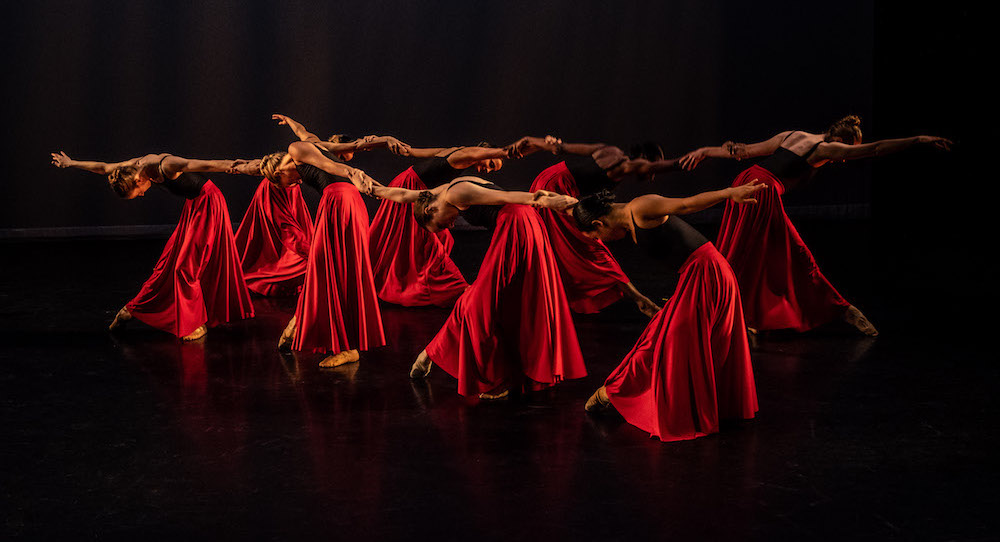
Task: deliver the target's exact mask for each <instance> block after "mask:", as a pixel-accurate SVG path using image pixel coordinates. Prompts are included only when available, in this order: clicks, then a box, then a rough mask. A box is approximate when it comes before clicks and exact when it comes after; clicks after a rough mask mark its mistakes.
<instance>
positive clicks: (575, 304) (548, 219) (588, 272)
mask: <svg viewBox="0 0 1000 542" xmlns="http://www.w3.org/2000/svg"><path fill="white" fill-rule="evenodd" d="M531 190H532V192H533V191H535V190H550V191H552V192H558V193H560V194H566V195H567V196H573V197H579V196H580V192H579V190H578V189H577V186H576V181H575V180H574V179H573V175H572V174H571V173H570V171H569V169H567V168H566V163H565V162H560V163H558V164H556V165H554V166H552V167H550V168H548V169H546V170H544V171H542V172H541V173H539V174H538V177H536V178H535V182H533V183H531ZM538 212H539V213H540V214H541V215H542V221H543V222H544V223H545V229H546V230H547V231H548V235H549V243H550V244H551V245H552V252H554V253H555V255H556V264H557V265H558V266H559V276H561V277H562V283H563V287H564V288H565V289H566V297H567V299H568V300H569V306H570V308H571V309H573V310H574V311H576V312H580V313H593V312H598V311H600V310H601V309H603V308H604V307H607V306H608V305H610V304H612V303H614V302H615V301H618V300H619V299H621V298H622V291H621V290H619V289H618V285H619V284H627V283H628V282H629V279H628V277H626V276H625V272H624V271H622V268H621V266H619V265H618V262H617V261H616V260H615V257H614V256H612V255H611V251H609V250H608V247H607V246H605V244H604V243H602V242H601V241H599V240H596V239H591V238H589V237H587V236H586V235H584V234H583V232H581V231H580V228H577V227H576V224H575V221H574V219H573V217H571V216H569V215H566V214H563V213H556V212H554V211H551V210H549V209H538Z"/></svg>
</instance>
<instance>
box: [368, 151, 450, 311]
mask: <svg viewBox="0 0 1000 542" xmlns="http://www.w3.org/2000/svg"><path fill="white" fill-rule="evenodd" d="M389 186H393V187H400V188H408V189H410V190H426V189H427V187H426V186H425V185H424V183H423V181H421V180H420V177H418V176H417V174H416V172H414V171H413V168H409V169H407V170H406V171H404V172H402V173H400V174H399V175H397V176H396V178H395V179H393V180H392V182H391V183H389ZM411 207H412V206H411V205H409V204H405V203H396V202H394V201H389V200H385V201H383V202H382V205H380V206H379V208H378V212H376V213H375V218H374V220H372V225H371V237H370V242H371V261H372V265H373V272H374V274H375V284H376V285H377V286H378V296H379V297H380V298H381V299H382V300H383V301H388V302H389V303H396V304H397V305H403V306H406V307H421V306H427V305H437V306H439V307H450V306H452V305H454V304H455V300H456V299H458V296H460V295H462V292H464V291H465V289H466V288H468V287H469V283H467V282H465V278H463V277H462V273H461V271H459V270H458V267H457V266H456V265H455V262H453V261H452V260H451V258H450V257H449V256H448V255H449V254H450V253H451V248H452V246H453V245H454V244H455V240H454V239H453V238H452V236H451V232H449V231H448V230H443V231H441V232H438V233H436V234H434V233H430V232H429V231H427V230H425V229H424V228H421V227H420V226H419V225H418V224H417V221H416V220H415V219H414V218H413V211H412V210H411Z"/></svg>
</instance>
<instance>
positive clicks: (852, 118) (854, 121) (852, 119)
mask: <svg viewBox="0 0 1000 542" xmlns="http://www.w3.org/2000/svg"><path fill="white" fill-rule="evenodd" d="M836 124H841V125H844V126H861V117H859V116H857V115H847V116H846V117H844V118H842V119H840V120H838V121H837V122H836Z"/></svg>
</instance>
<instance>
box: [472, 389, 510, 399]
mask: <svg viewBox="0 0 1000 542" xmlns="http://www.w3.org/2000/svg"><path fill="white" fill-rule="evenodd" d="M508 395H510V391H509V390H503V391H502V392H500V393H480V394H479V400H480V401H501V400H503V399H506V398H507V396H508Z"/></svg>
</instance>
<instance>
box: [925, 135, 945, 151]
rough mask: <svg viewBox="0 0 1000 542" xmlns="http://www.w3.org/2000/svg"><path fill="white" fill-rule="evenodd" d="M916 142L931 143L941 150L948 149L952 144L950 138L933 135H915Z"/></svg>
mask: <svg viewBox="0 0 1000 542" xmlns="http://www.w3.org/2000/svg"><path fill="white" fill-rule="evenodd" d="M917 143H922V144H924V145H933V146H934V148H935V149H940V150H942V151H950V150H951V146H952V142H951V140H950V139H945V138H943V137H935V136H917Z"/></svg>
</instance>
